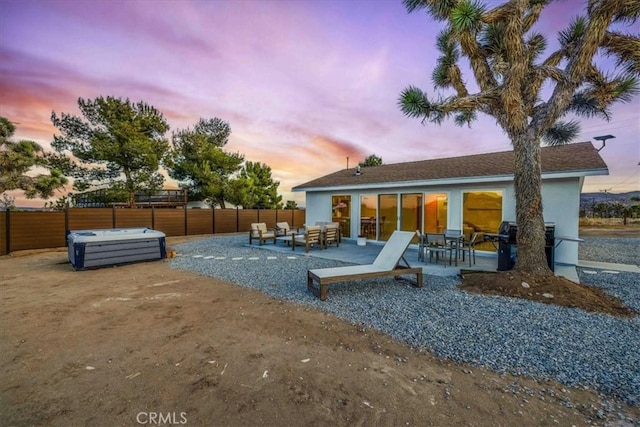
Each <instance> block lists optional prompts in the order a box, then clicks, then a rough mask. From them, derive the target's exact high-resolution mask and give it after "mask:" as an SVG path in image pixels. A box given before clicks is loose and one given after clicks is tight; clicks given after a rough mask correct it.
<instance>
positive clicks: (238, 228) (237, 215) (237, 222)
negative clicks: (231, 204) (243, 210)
mask: <svg viewBox="0 0 640 427" xmlns="http://www.w3.org/2000/svg"><path fill="white" fill-rule="evenodd" d="M239 231H240V208H238V207H237V206H236V233H237V232H239Z"/></svg>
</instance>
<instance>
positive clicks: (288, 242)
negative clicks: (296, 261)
mask: <svg viewBox="0 0 640 427" xmlns="http://www.w3.org/2000/svg"><path fill="white" fill-rule="evenodd" d="M278 241H281V242H285V243H286V245H287V246H291V242H293V235H290V236H277V237H276V242H278Z"/></svg>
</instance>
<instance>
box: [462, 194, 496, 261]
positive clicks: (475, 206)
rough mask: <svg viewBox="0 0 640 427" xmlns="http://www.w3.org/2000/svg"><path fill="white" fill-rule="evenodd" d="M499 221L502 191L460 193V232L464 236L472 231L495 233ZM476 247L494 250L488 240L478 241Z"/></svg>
mask: <svg viewBox="0 0 640 427" xmlns="http://www.w3.org/2000/svg"><path fill="white" fill-rule="evenodd" d="M501 222H502V191H469V192H464V193H462V232H463V233H464V235H465V238H469V237H471V235H472V234H473V233H497V232H498V228H500V223H501ZM480 241H482V239H480ZM476 249H480V250H487V251H495V248H494V246H493V245H492V244H491V243H490V242H485V243H479V244H478V245H476Z"/></svg>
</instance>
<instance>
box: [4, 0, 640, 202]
mask: <svg viewBox="0 0 640 427" xmlns="http://www.w3.org/2000/svg"><path fill="white" fill-rule="evenodd" d="M489 3H490V4H491V5H495V4H496V3H498V2H496V1H491V2H489ZM583 4H584V2H583V1H578V0H568V1H560V2H558V3H554V4H553V5H552V6H550V7H548V8H547V9H546V10H545V12H544V14H543V17H542V20H541V22H540V23H539V25H538V27H537V28H536V29H537V30H538V31H539V32H541V33H543V34H546V35H548V36H549V37H548V38H549V42H550V43H549V45H550V48H554V47H555V46H556V34H557V31H558V30H559V29H562V28H565V27H566V25H567V24H568V23H569V21H570V19H571V18H572V17H573V16H575V15H576V14H577V13H578V11H580V10H582V8H583ZM441 28H442V27H441V24H439V23H435V22H433V21H431V20H430V19H429V18H428V16H427V15H426V13H425V12H414V13H412V14H408V13H407V11H406V10H405V8H404V7H403V5H402V2H401V1H400V0H363V1H358V0H343V1H339V0H335V1H332V0H317V1H303V0H291V1H269V0H262V1H242V0H238V1H188V0H184V1H159V0H158V1H151V0H149V1H115V0H113V1H81V0H75V1H53V0H48V1H30V0H0V116H4V117H7V118H8V119H9V120H11V121H13V122H16V123H17V125H16V126H17V132H16V135H15V139H33V140H35V141H37V142H39V143H41V144H42V145H43V146H45V147H47V148H49V142H50V141H51V140H52V139H53V134H54V133H55V132H56V129H55V128H54V127H53V126H52V124H51V121H50V116H51V112H52V111H55V112H56V113H58V114H59V113H62V112H65V113H71V114H74V115H79V110H78V107H77V100H78V98H79V97H82V98H89V99H93V98H95V97H98V96H115V97H121V98H129V99H130V100H131V101H134V102H137V101H145V102H147V103H149V104H151V105H153V106H154V107H156V108H157V109H158V110H160V111H161V112H162V113H163V114H164V116H165V118H166V119H167V121H168V122H169V124H170V126H171V129H172V130H176V129H181V128H186V127H190V126H193V125H194V124H195V123H196V122H197V120H198V119H199V118H200V117H204V118H212V117H219V118H221V119H223V120H226V121H228V122H229V123H230V125H231V129H232V135H231V138H230V142H229V144H228V145H227V147H226V149H227V150H228V151H233V152H240V153H242V154H244V155H245V157H246V159H247V160H250V161H259V162H263V163H266V164H267V165H269V166H270V167H271V168H272V172H273V177H274V178H275V179H276V180H279V181H280V188H279V192H280V194H282V195H283V198H284V200H285V201H286V200H296V201H297V202H298V203H299V204H300V203H303V202H304V195H303V194H300V193H295V194H294V193H291V192H290V190H291V187H293V186H295V185H298V184H302V183H304V182H306V181H309V180H311V179H314V178H317V177H319V176H321V175H325V174H327V173H330V172H334V171H336V170H338V169H341V168H345V167H346V166H347V157H349V166H350V167H353V166H355V165H356V164H357V162H359V161H361V160H363V159H364V158H365V157H366V156H368V155H370V154H376V155H378V156H380V157H382V159H383V161H384V162H385V163H398V162H404V161H413V160H423V159H429V158H440V157H452V156H459V155H465V154H477V153H486V152H493V151H504V150H509V149H510V148H511V146H510V143H509V140H508V139H507V138H506V136H505V135H504V134H503V133H502V131H501V129H500V128H499V127H498V126H497V125H496V124H495V122H494V121H493V119H491V118H490V117H481V118H480V120H478V121H477V122H474V123H473V124H472V127H471V128H466V127H465V128H460V127H456V126H455V125H454V124H453V123H452V122H449V123H445V124H443V125H441V126H437V125H432V124H427V125H423V124H421V122H420V120H417V119H410V118H407V117H405V116H404V115H403V114H402V113H401V112H400V110H399V108H398V105H397V102H398V98H399V95H400V92H401V91H402V90H403V89H404V88H405V87H407V86H408V85H410V84H413V85H417V86H419V87H421V88H422V89H423V90H427V91H428V92H429V93H430V94H434V93H435V92H434V91H433V90H432V84H431V72H432V70H433V68H434V66H435V63H436V59H437V56H438V52H437V51H436V49H435V37H436V35H437V33H438V32H439V31H440V29H441ZM618 28H620V29H622V30H623V31H624V32H627V33H629V32H631V31H632V29H631V28H628V27H618ZM600 64H601V65H602V67H603V68H604V69H606V70H609V71H610V72H611V73H614V72H615V69H614V68H613V67H612V65H611V64H610V63H608V62H607V60H606V59H602V60H601V61H600ZM465 78H466V80H467V81H468V82H472V81H473V76H472V75H471V74H466V75H465ZM612 111H613V116H612V120H611V121H610V122H606V121H603V120H600V119H590V120H581V123H582V133H581V135H580V137H579V138H578V139H577V140H576V142H578V141H592V142H593V143H594V145H595V146H596V148H599V147H600V145H601V144H600V143H599V142H596V141H594V140H593V137H595V136H598V135H606V134H613V135H615V136H616V139H613V140H609V141H607V146H606V148H605V149H603V150H602V151H601V153H600V154H601V155H602V157H603V158H604V160H605V162H606V163H607V164H608V166H609V171H610V175H609V176H606V177H588V178H587V179H586V181H585V186H584V188H583V191H585V192H591V191H596V192H597V191H601V190H605V189H606V190H607V191H609V192H613V193H618V192H624V191H631V190H640V174H639V172H640V166H639V165H638V163H639V161H640V96H636V97H635V98H634V99H633V102H631V103H628V104H618V105H616V106H615V107H614V108H613V109H612ZM169 136H170V133H168V134H167V137H169ZM174 186H175V185H174ZM11 194H12V195H15V196H17V200H16V204H17V205H18V206H42V204H43V202H42V201H25V200H24V199H23V198H22V197H21V196H20V195H19V193H15V192H12V193H11ZM60 195H61V194H59V195H58V196H60Z"/></svg>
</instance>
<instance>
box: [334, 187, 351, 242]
mask: <svg viewBox="0 0 640 427" xmlns="http://www.w3.org/2000/svg"><path fill="white" fill-rule="evenodd" d="M331 207H332V215H331V221H333V222H337V223H339V224H340V235H341V236H342V237H351V196H348V195H343V196H331Z"/></svg>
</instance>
